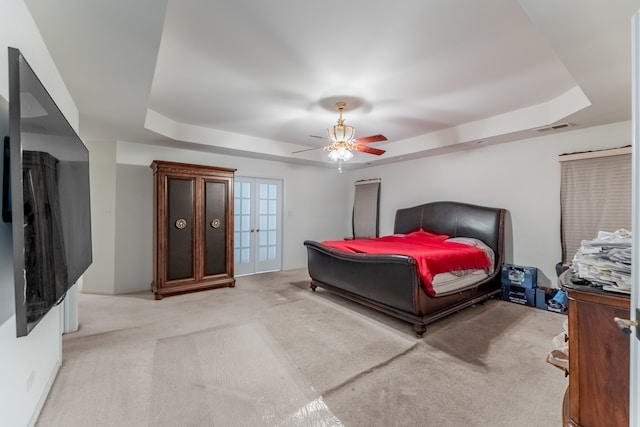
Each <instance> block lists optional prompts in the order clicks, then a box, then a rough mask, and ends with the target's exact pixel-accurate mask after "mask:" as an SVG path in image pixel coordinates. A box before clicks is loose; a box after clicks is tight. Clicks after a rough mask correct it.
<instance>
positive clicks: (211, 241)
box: [202, 178, 232, 277]
mask: <svg viewBox="0 0 640 427" xmlns="http://www.w3.org/2000/svg"><path fill="white" fill-rule="evenodd" d="M203 185H204V206H203V208H204V221H203V222H202V225H203V227H204V229H205V231H204V271H203V273H204V277H211V276H216V275H220V274H224V275H226V274H227V233H228V232H229V233H230V232H232V230H228V224H227V217H226V213H227V197H228V192H229V189H228V188H227V187H228V182H227V181H220V180H215V179H210V178H206V179H204V182H203Z"/></svg>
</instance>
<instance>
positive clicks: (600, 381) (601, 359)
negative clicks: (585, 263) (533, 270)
mask: <svg viewBox="0 0 640 427" xmlns="http://www.w3.org/2000/svg"><path fill="white" fill-rule="evenodd" d="M561 285H562V286H563V287H564V288H565V289H566V290H567V292H568V296H569V313H568V314H569V332H568V339H569V387H568V388H567V392H566V394H565V398H564V403H563V424H564V425H565V426H581V427H601V426H607V427H617V426H620V427H623V426H624V427H628V425H629V346H630V341H629V335H626V334H624V333H623V332H622V331H621V330H620V329H618V327H617V326H616V324H615V322H614V320H613V319H614V317H620V318H624V319H628V318H629V297H628V296H626V295H623V294H616V293H612V292H604V291H602V290H599V289H596V288H591V287H585V286H577V285H572V284H566V283H562V280H561Z"/></svg>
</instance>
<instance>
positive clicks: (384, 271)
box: [304, 202, 506, 337]
mask: <svg viewBox="0 0 640 427" xmlns="http://www.w3.org/2000/svg"><path fill="white" fill-rule="evenodd" d="M505 215H506V211H505V210H504V209H499V208H491V207H484V206H477V205H471V204H466V203H459V202H433V203H426V204H423V205H419V206H414V207H411V208H406V209H400V210H398V211H397V212H396V217H395V223H394V234H393V235H392V236H384V237H382V238H380V239H373V240H372V239H366V240H364V241H361V240H351V241H350V240H345V241H325V242H322V243H321V242H315V241H311V240H307V241H305V242H304V245H305V246H306V247H307V255H308V268H309V276H310V277H311V285H310V286H311V289H312V290H313V291H315V290H316V288H317V287H318V286H319V287H321V288H325V289H327V290H329V291H331V292H334V293H336V294H339V295H342V296H344V297H346V298H349V299H351V300H353V301H356V302H358V303H361V304H363V305H366V306H368V307H372V308H374V309H377V310H379V311H382V312H384V313H387V314H389V315H391V316H395V317H397V318H399V319H402V320H405V321H407V322H410V323H412V324H413V329H414V331H415V333H416V335H417V336H418V337H421V336H422V334H424V332H425V331H426V330H427V324H429V323H431V322H433V321H435V320H437V319H440V318H442V317H444V316H447V315H448V314H451V313H454V312H456V311H459V310H461V309H462V308H465V307H468V306H470V305H473V304H476V303H478V302H481V301H484V300H486V299H488V298H491V297H493V296H494V295H497V294H499V293H500V291H501V285H500V266H501V264H502V262H503V257H504V222H505ZM378 241H380V244H381V245H382V246H378ZM396 243H397V244H398V250H397V252H396V251H394V250H393V249H394V248H395V246H394V245H395V244H396ZM423 243H424V245H425V246H430V247H431V252H429V251H427V253H425V254H423V253H422V250H421V249H420V245H422V244H423ZM439 244H442V246H438V245H439ZM456 248H457V249H456ZM472 248H473V249H472ZM458 249H459V250H458ZM478 251H481V252H482V253H483V254H484V255H479V253H478ZM449 252H461V253H462V252H464V253H466V258H465V259H464V260H460V261H457V260H456V258H455V257H457V256H458V255H457V254H456V255H455V257H454V258H451V257H452V256H453V255H452V254H450V253H449ZM469 255H470V257H469ZM484 256H486V258H483V257H484ZM452 259H453V260H452Z"/></svg>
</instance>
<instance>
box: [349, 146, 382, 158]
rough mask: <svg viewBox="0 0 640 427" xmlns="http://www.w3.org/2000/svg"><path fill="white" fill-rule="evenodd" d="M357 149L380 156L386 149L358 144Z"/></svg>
mask: <svg viewBox="0 0 640 427" xmlns="http://www.w3.org/2000/svg"><path fill="white" fill-rule="evenodd" d="M356 150H357V151H361V152H363V153H369V154H375V155H376V156H379V155H380V154H384V153H385V152H386V151H385V150H381V149H379V148H373V147H367V146H365V145H356Z"/></svg>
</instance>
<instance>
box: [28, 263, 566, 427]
mask: <svg viewBox="0 0 640 427" xmlns="http://www.w3.org/2000/svg"><path fill="white" fill-rule="evenodd" d="M79 301H80V325H81V326H80V330H79V331H78V332H76V333H73V334H68V335H65V336H64V337H63V365H62V368H61V370H60V373H59V374H58V377H57V378H56V381H55V383H54V385H53V388H52V390H51V393H50V395H49V398H48V400H47V402H46V404H45V406H44V408H43V410H42V413H41V415H40V418H39V420H38V424H37V425H38V426H41V427H43V426H46V427H49V426H65V427H73V426H83V427H84V426H225V427H226V426H342V425H344V426H347V427H349V426H544V427H547V426H559V425H561V407H562V396H563V394H564V391H565V389H566V385H567V380H566V378H564V377H563V375H562V373H561V372H560V371H559V370H558V369H556V368H553V367H552V366H550V365H548V364H546V363H545V357H546V354H547V352H548V351H549V350H550V349H551V348H552V343H551V340H552V339H553V337H554V336H555V335H557V334H558V333H559V332H560V331H561V330H562V322H563V320H564V319H565V317H564V316H562V315H558V314H555V313H549V312H544V311H542V310H537V309H534V308H530V307H524V306H519V305H516V304H512V303H507V302H504V301H497V300H493V301H489V302H487V303H485V304H484V305H478V306H475V307H470V308H469V309H466V310H463V311H461V312H459V313H457V314H455V315H452V316H450V317H448V318H446V319H443V320H441V321H439V322H437V323H435V324H433V325H431V326H430V328H429V329H428V330H427V333H426V334H425V336H424V337H423V338H422V339H416V338H415V337H414V335H413V331H412V329H411V325H409V324H407V323H404V322H401V321H398V320H396V319H393V318H391V317H388V316H386V315H383V314H381V313H377V312H375V311H373V310H370V309H368V308H365V307H362V306H359V305H356V304H354V303H351V302H349V301H346V300H344V299H342V298H340V297H337V296H336V295H333V294H331V293H329V292H326V291H323V290H318V292H316V293H312V292H311V291H310V290H309V289H308V276H307V274H306V270H294V271H286V272H279V273H268V274H263V275H256V276H246V277H240V278H238V280H237V285H236V287H235V288H224V289H215V290H211V291H205V292H198V293H193V294H187V295H180V296H173V297H167V298H165V299H164V300H162V301H155V300H154V299H153V295H152V294H151V293H150V292H149V293H141V294H130V295H121V296H97V295H87V294H82V295H80V297H79Z"/></svg>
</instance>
